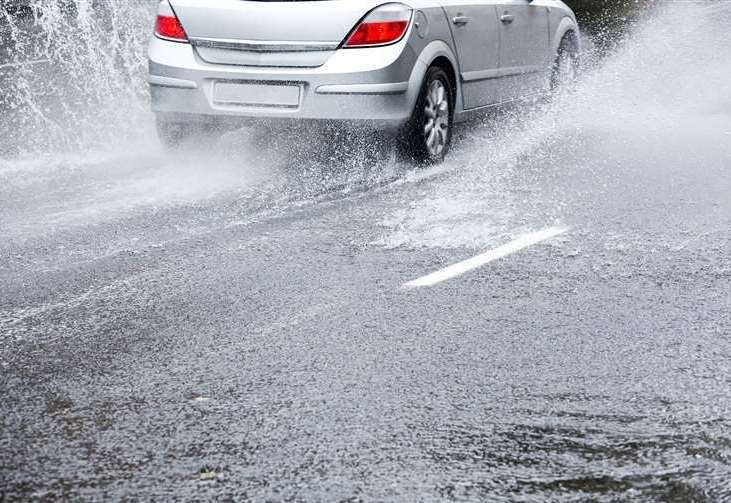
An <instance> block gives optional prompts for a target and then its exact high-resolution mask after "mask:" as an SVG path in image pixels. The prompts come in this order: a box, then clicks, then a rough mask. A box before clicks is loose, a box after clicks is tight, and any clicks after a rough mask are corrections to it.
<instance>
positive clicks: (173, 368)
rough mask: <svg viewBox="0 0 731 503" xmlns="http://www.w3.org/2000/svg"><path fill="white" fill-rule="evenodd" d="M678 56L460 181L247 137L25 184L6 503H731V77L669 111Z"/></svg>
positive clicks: (9, 370) (490, 130)
mask: <svg viewBox="0 0 731 503" xmlns="http://www.w3.org/2000/svg"><path fill="white" fill-rule="evenodd" d="M661 24H662V23H660V25H661ZM652 29H656V30H662V29H663V28H662V27H661V26H660V27H658V26H655V27H652V26H651V27H650V28H648V30H652ZM662 33H664V32H662ZM655 35H656V33H655ZM640 43H641V40H640V41H639V42H638V44H640ZM681 49H682V48H681ZM645 50H646V51H647V48H645ZM675 55H676V56H677V58H678V59H674V58H673V59H669V60H668V61H667V62H661V63H659V64H657V67H656V69H655V70H654V72H652V71H648V72H646V76H645V77H641V78H640V77H637V76H636V75H634V73H633V74H632V79H631V80H630V79H628V75H627V69H628V68H636V67H637V65H641V64H642V62H643V61H646V62H647V61H652V62H653V63H656V62H657V58H658V55H657V54H653V53H650V54H638V53H634V52H633V53H631V54H620V55H619V56H617V57H615V58H614V59H612V60H610V61H609V62H607V63H606V65H605V66H604V67H603V69H602V70H601V71H600V72H598V74H597V76H596V78H595V79H594V80H591V79H589V82H588V83H585V84H584V87H582V88H581V89H580V90H579V91H577V94H576V95H575V96H569V97H564V98H562V99H560V100H557V101H556V102H554V103H553V104H538V105H536V106H534V107H533V106H532V107H525V108H520V109H517V110H516V109H513V110H506V111H501V112H498V113H495V114H493V115H491V116H490V117H487V118H486V119H485V121H484V123H482V124H470V125H468V126H466V127H464V128H462V129H461V132H460V139H459V141H458V144H457V145H456V146H455V151H454V152H453V156H452V157H451V159H450V161H449V162H448V163H447V164H446V165H445V166H443V167H439V168H428V169H414V168H413V167H410V166H407V165H404V164H401V163H398V162H395V161H393V160H390V159H389V158H387V156H388V152H386V153H385V154H383V155H385V156H386V158H376V159H374V158H371V157H370V155H368V153H369V152H370V150H371V147H372V145H370V144H368V143H367V142H365V144H361V143H356V145H353V144H352V141H351V142H343V144H344V145H346V146H345V147H342V146H341V147H336V148H335V149H334V150H332V151H328V152H327V153H325V154H323V153H321V152H317V153H313V152H312V151H311V150H310V148H312V147H311V145H319V144H323V143H326V142H325V141H323V140H322V139H320V140H319V142H318V141H312V142H303V141H292V138H291V137H290V136H288V135H287V134H286V133H278V134H275V135H273V136H269V135H266V134H265V135H262V134H260V133H250V132H239V133H235V134H233V135H228V136H227V137H226V138H224V139H223V140H221V142H220V143H219V144H218V145H217V146H216V149H215V151H216V152H215V153H211V152H207V153H206V152H204V153H201V152H199V151H198V150H192V151H186V152H179V153H177V154H176V155H172V156H170V155H165V154H163V153H161V152H160V151H159V149H158V148H157V147H156V146H155V145H154V144H153V143H145V144H142V145H139V146H135V148H132V147H127V148H125V149H124V152H116V153H111V154H108V153H105V154H93V153H80V154H78V155H67V156H56V155H53V156H46V157H43V156H40V157H36V158H28V159H25V160H22V161H21V160H13V161H0V201H2V205H0V227H1V228H3V229H4V231H3V233H4V234H5V236H6V239H4V240H3V241H2V242H0V259H1V260H0V285H2V288H0V368H1V370H2V377H1V378H0V396H2V400H0V453H1V456H0V500H8V501H11V500H16V499H47V500H54V499H62V498H63V499H79V498H84V499H114V500H120V499H129V500H136V499H146V500H172V499H190V500H200V499H213V498H222V499H232V500H245V499H253V500H260V501H263V500H267V501H269V500H271V501H283V500H288V501H318V500H320V501H342V500H352V501H358V500H364V501H374V500H379V501H380V500H386V501H395V500H407V501H445V500H459V501H462V500H469V501H509V500H519V501H546V500H566V501H588V500H591V501H650V500H654V501H725V500H728V499H731V483H729V480H731V477H730V476H729V475H730V473H731V468H730V465H731V436H730V435H729V432H730V431H731V380H730V379H729V375H731V319H730V315H729V313H730V312H731V288H730V287H729V285H730V284H731V254H730V253H729V244H730V241H731V197H729V194H731V175H730V173H731V171H729V170H730V169H731V102H729V101H728V97H729V96H731V92H729V88H728V81H727V80H726V79H725V77H726V76H727V75H728V73H727V71H728V67H723V65H721V63H722V62H723V61H726V60H725V59H724V60H721V59H719V60H715V59H714V58H715V57H717V56H718V55H713V54H710V55H706V57H707V58H711V59H710V61H705V62H706V63H708V65H707V66H708V67H709V68H711V67H712V68H717V69H718V70H717V71H715V72H714V71H709V73H707V74H704V75H702V76H698V77H695V76H693V77H687V78H686V79H685V80H683V81H681V82H680V83H679V85H678V86H676V87H675V88H673V89H667V88H665V87H663V85H662V84H663V83H664V82H666V80H665V79H666V76H667V75H668V74H673V73H674V72H675V71H676V70H677V66H678V65H680V64H685V62H686V61H685V60H684V59H682V58H683V57H684V56H683V53H682V51H680V50H678V51H676V52H675ZM638 58H639V60H638ZM711 63H713V64H715V65H716V66H713V65H711ZM701 77H702V78H701ZM696 78H698V79H699V80H702V81H704V82H706V83H707V84H708V86H707V87H706V88H704V89H705V92H698V91H696V90H695V89H696V88H693V89H694V91H693V92H692V93H689V91H688V89H689V88H691V87H692V86H691V84H693V83H694V82H695V79H696ZM612 79H615V80H614V81H612ZM620 83H621V84H622V85H621V86H620V85H618V84H620ZM597 96H599V98H598V97H597ZM681 98H682V99H681ZM308 143H309V145H310V147H308V146H307V145H308ZM335 143H336V144H338V145H340V142H335ZM130 152H131V153H130ZM555 225H560V226H563V227H566V228H568V232H567V233H566V234H564V235H562V236H560V237H558V238H554V239H551V240H549V241H547V242H544V243H541V244H538V245H536V246H533V247H530V248H528V249H526V250H523V251H521V252H519V253H516V254H514V255H511V256H509V257H506V258H504V259H502V260H500V261H497V262H494V263H491V264H488V265H486V266H485V267H482V268H480V269H479V270H476V271H472V272H470V273H467V274H465V275H464V276H461V277H459V278H456V279H453V280H450V281H447V282H444V283H442V284H440V285H436V286H434V287H431V288H423V289H415V290H404V289H402V285H403V284H404V283H405V282H407V281H410V280H413V279H415V278H417V277H420V276H423V275H425V274H427V273H430V272H433V271H435V270H438V269H441V268H442V267H445V266H447V265H450V264H453V263H455V262H458V261H461V260H463V259H466V258H469V257H472V256H474V255H476V254H478V253H480V252H482V251H485V250H489V249H493V248H495V247H497V246H500V245H503V244H505V243H507V242H509V241H511V240H512V239H514V238H517V237H519V236H521V235H524V234H525V233H527V232H531V231H536V230H540V229H543V228H546V227H550V226H555Z"/></svg>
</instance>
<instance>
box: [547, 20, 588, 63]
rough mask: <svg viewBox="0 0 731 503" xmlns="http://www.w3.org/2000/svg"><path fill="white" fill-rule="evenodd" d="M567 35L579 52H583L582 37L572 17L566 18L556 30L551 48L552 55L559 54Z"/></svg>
mask: <svg viewBox="0 0 731 503" xmlns="http://www.w3.org/2000/svg"><path fill="white" fill-rule="evenodd" d="M567 35H568V36H571V37H572V39H573V42H574V44H575V45H576V50H577V52H580V51H581V37H580V34H579V27H578V26H577V25H576V22H575V21H574V20H573V19H572V18H571V17H569V16H566V17H564V18H563V19H562V20H561V22H560V23H559V24H558V28H556V32H555V36H554V37H553V43H552V47H551V49H552V52H551V54H558V50H559V48H560V47H561V42H563V39H564V38H565V37H566V36H567Z"/></svg>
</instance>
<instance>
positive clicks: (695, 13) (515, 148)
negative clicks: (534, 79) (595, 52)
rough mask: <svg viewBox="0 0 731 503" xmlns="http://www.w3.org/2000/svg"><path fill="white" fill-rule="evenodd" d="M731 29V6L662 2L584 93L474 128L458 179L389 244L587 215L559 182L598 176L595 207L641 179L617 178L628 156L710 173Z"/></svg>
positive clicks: (453, 239) (730, 117) (724, 129)
mask: <svg viewBox="0 0 731 503" xmlns="http://www.w3.org/2000/svg"><path fill="white" fill-rule="evenodd" d="M729 26H731V4H729V3H728V2H665V3H664V4H661V5H658V7H657V9H655V10H654V11H653V12H652V13H650V14H649V15H648V16H647V17H646V18H644V19H642V20H641V21H640V22H638V23H637V25H636V26H635V27H634V29H633V30H632V31H631V32H630V33H629V34H628V35H627V36H626V38H625V39H624V40H623V41H621V43H619V44H618V45H617V47H616V49H615V50H614V52H613V53H612V54H610V55H609V56H607V57H605V58H603V59H602V60H601V61H600V62H599V63H597V64H594V65H593V66H592V68H591V69H590V70H589V71H588V73H587V74H586V75H585V76H584V78H583V80H582V82H580V83H579V85H578V87H577V88H576V89H575V90H573V92H570V93H567V94H565V95H563V96H559V97H557V98H556V99H555V100H553V102H552V103H550V104H548V105H540V104H539V105H537V106H534V107H519V108H517V109H514V110H510V111H508V112H505V113H499V114H495V116H492V117H489V118H487V119H486V120H485V122H484V124H483V125H482V126H481V127H478V128H471V129H470V131H469V132H468V133H466V136H467V139H466V140H465V141H464V142H463V144H462V145H460V146H459V147H458V148H456V149H455V151H453V155H452V157H451V159H450V161H449V162H450V165H451V166H452V167H453V169H454V171H455V174H456V175H455V176H454V177H451V178H450V179H449V180H446V181H440V182H439V183H436V184H433V185H431V186H430V187H428V188H426V189H424V190H423V191H422V193H421V194H420V197H419V198H418V199H416V200H414V201H412V202H411V203H410V205H409V207H407V208H404V209H402V210H398V211H397V212H396V213H395V214H393V215H391V216H389V217H388V218H387V219H385V220H384V221H383V225H384V227H385V228H386V229H387V230H386V234H385V237H384V238H383V239H382V240H380V241H379V244H383V245H386V246H389V247H398V246H406V247H417V248H418V247H471V248H481V247H484V246H492V245H494V244H496V243H499V242H502V241H504V240H505V239H508V238H510V237H512V235H513V234H514V233H515V232H524V231H527V230H531V229H533V230H535V228H540V227H542V226H545V225H555V224H565V223H566V219H567V218H575V216H576V215H573V214H571V213H570V212H567V211H566V209H565V207H566V205H567V204H569V203H568V202H567V199H570V198H571V196H570V195H569V196H567V195H565V194H563V193H557V192H556V186H559V185H563V186H564V188H565V186H567V185H569V184H568V182H561V181H557V180H561V179H562V178H568V177H571V176H573V175H572V173H574V172H579V173H580V170H594V171H595V174H596V176H595V178H594V179H592V180H589V181H590V182H591V185H587V186H585V187H584V188H572V190H575V191H576V192H577V193H578V191H580V190H585V191H590V190H591V191H594V192H596V193H595V194H588V195H585V196H581V195H577V194H574V196H576V197H575V198H574V199H579V198H582V197H583V199H585V200H587V201H588V202H587V208H585V210H586V211H591V207H590V204H596V202H597V198H599V197H600V194H599V193H598V192H599V191H601V190H602V184H605V183H612V178H617V177H619V178H621V177H627V178H629V177H632V176H636V174H637V173H636V172H634V171H631V170H633V169H639V168H635V167H632V168H627V167H626V166H625V168H622V166H615V168H617V169H618V171H616V172H614V173H611V172H609V173H607V172H606V169H605V167H604V165H605V164H607V163H616V162H617V161H616V159H617V156H618V155H624V153H626V155H627V156H629V157H631V159H630V160H629V161H628V164H634V165H636V166H639V165H643V168H642V169H643V170H646V171H647V170H650V171H654V172H655V173H654V174H655V175H656V176H657V178H658V179H662V177H663V176H664V175H663V173H662V171H663V170H668V169H669V168H668V166H669V165H671V164H673V163H674V162H675V161H676V160H677V159H681V158H687V157H688V156H689V155H691V154H692V153H693V152H696V153H697V165H699V166H702V165H703V163H704V162H705V161H704V159H705V160H707V161H715V160H717V158H718V157H719V156H721V155H724V150H723V148H722V145H724V144H725V145H728V144H729V139H730V138H731V136H729V135H731V38H729V36H728V27H729ZM724 141H725V143H724ZM713 142H716V148H714V149H712V150H709V149H708V144H709V143H711V144H713ZM622 169H625V172H623V171H621V170H622ZM694 176H696V177H701V176H703V174H702V172H701V171H699V172H698V173H695V174H694ZM548 191H554V192H548ZM627 197H628V198H629V196H627ZM628 202H629V199H628Z"/></svg>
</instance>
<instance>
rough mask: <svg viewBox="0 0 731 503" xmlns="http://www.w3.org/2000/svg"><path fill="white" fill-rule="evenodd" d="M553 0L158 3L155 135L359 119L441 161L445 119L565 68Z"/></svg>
mask: <svg viewBox="0 0 731 503" xmlns="http://www.w3.org/2000/svg"><path fill="white" fill-rule="evenodd" d="M578 34H579V30H578V27H577V23H576V18H575V16H574V14H573V12H572V11H571V9H569V8H568V7H567V6H566V5H565V4H564V3H563V2H561V1H560V0H533V1H531V0H406V1H405V2H404V3H401V2H388V3H384V1H383V0H289V1H282V0H279V1H270V0H163V1H162V2H160V6H159V11H158V17H157V23H156V28H155V36H154V37H153V39H152V42H151V43H150V47H149V72H150V73H149V82H150V85H151V91H152V108H153V111H154V112H155V113H156V115H157V120H158V130H159V132H160V137H161V139H162V140H163V142H164V143H166V144H168V145H174V144H177V143H179V142H180V141H182V140H185V139H186V138H188V137H190V136H191V135H193V134H199V133H201V132H205V131H208V130H213V129H214V128H216V127H220V126H221V125H223V124H236V123H240V122H242V121H251V120H263V121H267V122H270V121H275V120H280V121H286V120H290V121H292V120H293V121H298V122H301V121H320V122H326V123H333V122H334V123H338V124H339V123H341V122H344V123H354V124H358V125H365V126H367V127H372V128H376V129H385V130H389V131H393V132H396V133H398V134H396V135H394V137H395V138H398V140H399V145H401V146H402V147H403V148H404V149H405V151H406V152H407V153H408V154H409V155H410V157H411V158H413V159H416V160H420V161H426V162H439V161H441V160H443V159H444V156H445V155H446V154H447V152H448V150H449V146H450V143H451V139H452V129H453V125H454V124H455V123H456V122H460V121H463V120H466V119H468V118H470V117H472V116H474V115H475V114H476V113H479V112H481V111H484V110H485V109H487V108H489V107H493V106H496V105H500V104H504V103H507V102H511V101H514V100H517V99H521V98H524V97H526V96H530V95H534V94H537V93H543V92H546V91H548V90H550V89H551V88H552V87H556V86H557V85H559V84H560V83H561V82H562V81H563V80H564V79H570V78H572V77H573V75H574V73H575V72H576V68H577V61H578V54H579V36H578Z"/></svg>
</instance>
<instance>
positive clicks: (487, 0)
mask: <svg viewBox="0 0 731 503" xmlns="http://www.w3.org/2000/svg"><path fill="white" fill-rule="evenodd" d="M442 6H443V7H444V10H445V12H446V14H447V18H448V21H449V24H450V26H451V29H452V36H453V37H454V42H455V45H456V48H457V57H458V59H459V67H460V68H459V69H460V74H461V77H462V97H463V100H464V106H465V109H471V108H478V107H481V106H485V105H489V104H491V103H494V102H496V101H499V98H498V97H497V96H496V94H495V90H496V85H497V84H496V82H495V80H496V78H497V77H498V76H499V67H500V28H499V26H498V25H499V22H498V19H497V9H496V1H495V0H442Z"/></svg>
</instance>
